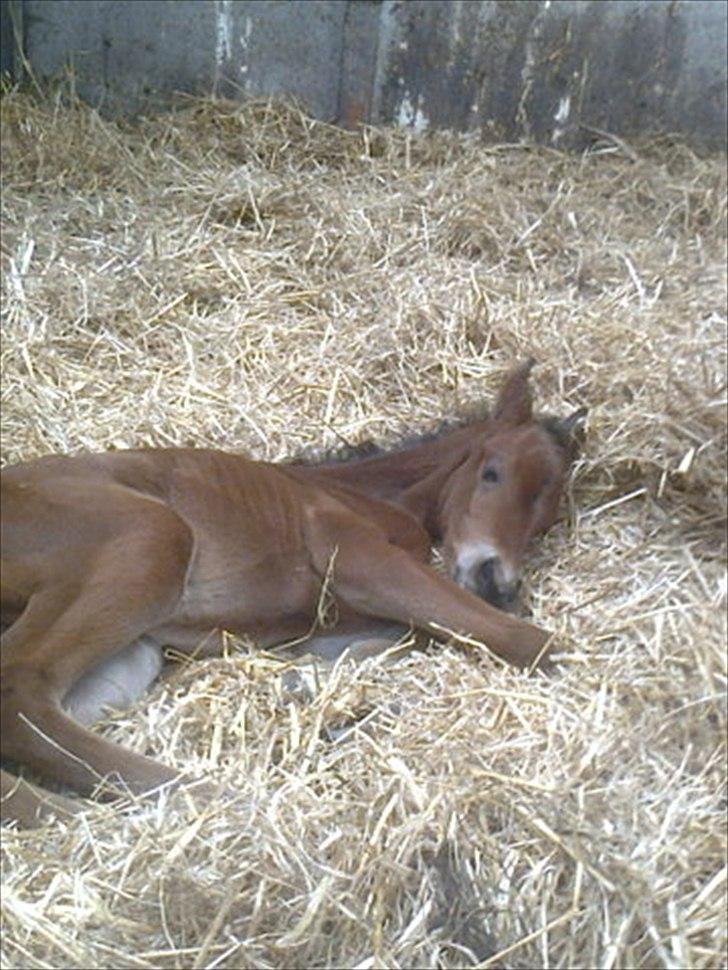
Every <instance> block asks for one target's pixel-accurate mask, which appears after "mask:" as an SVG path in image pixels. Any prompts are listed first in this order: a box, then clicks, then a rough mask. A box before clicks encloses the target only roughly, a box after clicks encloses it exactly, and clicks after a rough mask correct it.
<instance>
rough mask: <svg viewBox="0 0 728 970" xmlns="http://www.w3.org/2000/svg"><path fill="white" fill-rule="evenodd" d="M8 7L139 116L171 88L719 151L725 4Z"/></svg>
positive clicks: (42, 64)
mask: <svg viewBox="0 0 728 970" xmlns="http://www.w3.org/2000/svg"><path fill="white" fill-rule="evenodd" d="M5 5H8V6H9V7H11V8H12V9H13V11H14V15H15V20H16V21H17V22H20V23H22V35H23V38H24V41H23V43H24V48H25V52H26V55H27V58H28V60H29V62H30V64H31V65H32V68H33V71H34V72H35V73H36V74H37V75H38V76H41V77H49V76H52V75H54V74H56V73H58V72H59V71H61V70H62V69H63V67H64V65H66V64H68V63H69V62H71V63H73V66H74V70H75V72H76V75H77V90H78V91H79V93H80V94H81V95H82V96H83V97H85V98H87V99H89V100H91V101H92V102H93V103H95V104H100V105H102V106H103V107H104V108H105V109H106V110H110V111H113V110H120V109H121V110H125V111H137V110H140V109H149V107H150V106H154V105H155V104H157V103H158V100H159V95H160V94H161V95H165V94H166V93H168V92H172V91H187V92H196V93H206V92H210V91H215V92H217V93H218V94H223V95H226V96H231V97H236V96H241V95H243V94H245V93H251V94H262V95H269V94H272V95H280V94H282V95H286V94H293V95H295V96H297V97H298V98H300V99H301V100H302V101H303V102H304V103H305V104H306V106H307V107H308V109H309V110H310V111H311V112H312V114H314V115H315V116H316V117H319V118H322V119H325V120H327V121H335V122H338V123H342V124H345V125H354V124H356V123H358V122H360V121H373V122H382V123H391V122H394V123H398V124H401V125H405V126H409V127H412V128H414V129H420V130H421V129H424V128H427V127H430V126H431V127H452V128H460V129H472V128H482V129H484V130H485V131H486V132H487V133H489V134H490V135H491V136H492V137H493V138H497V139H509V140H511V139H521V138H527V139H536V140H539V141H546V142H550V143H552V144H556V145H561V146H565V147H566V146H568V147H579V146H580V145H581V144H583V143H584V142H585V141H586V140H588V139H589V137H591V136H590V135H589V133H588V131H586V129H585V128H584V127H583V126H587V127H592V128H598V129H603V130H607V131H609V132H611V133H613V134H617V135H620V134H622V135H626V136H629V135H634V134H641V133H644V132H656V131H674V132H680V133H683V134H685V135H687V136H688V137H689V138H690V139H692V140H693V141H694V142H695V143H698V144H705V145H709V146H723V145H724V144H725V139H726V112H727V109H726V63H727V55H726V35H727V32H728V24H727V19H728V18H727V15H728V5H727V4H726V3H724V2H721V0H509V2H500V0H407V2H400V0H383V2H377V0H277V2H271V0H262V2H261V0H134V2H130V0H3V6H5ZM4 19H5V14H4ZM15 64H16V67H17V64H18V58H17V57H16V58H15Z"/></svg>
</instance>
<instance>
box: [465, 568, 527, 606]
mask: <svg viewBox="0 0 728 970" xmlns="http://www.w3.org/2000/svg"><path fill="white" fill-rule="evenodd" d="M498 567H499V563H498V560H497V559H486V560H484V561H483V562H482V563H481V564H480V565H479V566H478V567H477V569H476V570H475V574H474V580H475V590H474V592H475V593H477V594H478V596H479V597H480V598H481V599H484V600H485V601H486V603H490V604H491V606H496V607H497V608H498V609H499V610H513V609H514V608H515V606H516V600H517V598H518V583H517V582H513V583H505V582H503V581H502V580H501V582H498V572H499V568H498Z"/></svg>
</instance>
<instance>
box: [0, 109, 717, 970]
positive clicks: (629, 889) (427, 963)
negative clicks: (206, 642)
mask: <svg viewBox="0 0 728 970" xmlns="http://www.w3.org/2000/svg"><path fill="white" fill-rule="evenodd" d="M2 144H3V154H4V183H5V187H4V192H3V200H2V201H3V220H4V232H3V243H2V244H3V263H4V323H3V328H4V340H3V347H2V354H3V388H2V389H3V422H4V436H3V444H4V459H5V460H6V461H14V460H18V459H21V458H27V457H31V456H33V455H38V454H42V453H45V452H49V451H71V452H72V451H76V450H79V449H82V448H94V449H102V448H114V447H126V446H134V445H169V444H199V445H202V444H206V445H210V444H212V445H218V446H221V447H227V448H238V449H246V450H248V451H250V452H251V453H252V454H253V455H255V456H258V457H264V458H268V459H275V460H279V459H284V458H286V457H290V456H294V455H297V454H299V453H301V452H302V451H308V452H311V451H314V452H315V451H316V449H318V450H322V449H327V448H331V447H334V446H336V445H337V444H339V443H340V442H341V441H342V439H344V440H346V441H347V442H351V443H359V442H363V441H367V440H374V441H376V442H378V443H380V444H387V443H391V442H395V441H396V440H397V439H398V438H399V437H400V436H402V435H403V434H405V433H407V432H411V431H413V430H426V429H428V428H431V427H432V426H433V425H434V424H435V423H437V421H438V420H439V419H440V418H443V417H452V416H454V415H457V414H458V413H462V412H463V411H464V410H465V409H467V408H468V407H470V406H471V405H473V404H474V403H475V402H478V401H481V400H483V399H484V398H487V396H488V394H489V393H490V391H491V390H492V388H493V387H494V385H495V384H496V383H497V381H498V379H499V378H500V377H501V375H502V373H503V372H504V370H505V369H506V368H507V367H508V366H509V365H510V363H511V362H512V361H513V360H514V359H516V358H519V357H523V356H524V355H526V354H529V353H531V354H533V355H534V356H535V357H536V358H537V359H538V360H539V362H540V367H539V368H538V370H537V371H536V373H535V380H536V384H537V387H538V396H539V401H540V402H541V403H542V404H543V405H544V407H545V408H547V409H551V410H556V411H563V410H565V409H566V408H567V407H570V408H573V407H575V406H579V405H582V404H588V405H589V406H590V409H591V411H590V427H589V436H588V443H587V448H586V452H585V454H584V456H583V459H582V460H581V462H580V464H579V466H578V468H577V470H576V473H575V476H574V482H573V489H572V494H571V495H570V501H569V510H568V511H569V514H568V518H567V519H565V520H564V521H563V522H562V523H561V524H560V525H559V526H558V527H557V528H556V529H554V531H553V532H552V533H551V534H550V535H549V536H548V537H547V539H546V541H545V542H544V543H543V545H542V546H541V547H540V548H539V551H538V552H537V554H536V555H535V557H534V560H533V568H532V570H531V573H530V577H529V588H528V597H527V598H528V602H529V604H530V607H531V609H532V611H533V615H534V618H535V619H536V621H537V622H540V623H541V624H543V625H544V626H546V627H548V628H549V629H552V630H555V631H558V632H559V633H560V634H561V635H562V636H563V637H564V638H565V639H566V640H567V641H568V642H570V644H571V650H570V652H569V654H568V656H566V658H565V660H564V662H563V664H562V665H561V667H560V669H559V670H558V672H557V673H556V674H555V675H553V676H551V677H550V678H549V679H545V678H543V677H540V676H539V677H531V678H527V677H525V676H524V675H522V674H520V673H517V672H515V671H513V670H510V669H505V668H504V667H503V666H501V665H499V664H496V663H495V662H494V661H492V660H491V659H490V658H488V657H487V656H485V655H481V654H480V653H477V652H476V651H475V650H471V651H466V650H463V649H460V648H457V647H455V646H453V647H448V648H442V647H434V646H433V647H432V649H431V650H430V651H429V652H428V653H427V654H425V655H422V654H419V655H417V654H414V655H411V656H409V657H407V658H406V659H403V660H400V661H398V662H397V664H396V665H394V666H390V667H387V666H386V665H385V664H384V663H383V662H382V661H381V660H375V661H368V662H366V663H364V664H363V665H362V666H360V667H359V668H357V669H350V668H348V667H346V665H344V666H341V667H339V668H338V669H336V670H335V671H334V673H333V674H332V675H331V676H330V677H329V678H326V677H323V678H322V679H321V681H320V683H319V686H318V688H317V690H316V692H315V696H314V697H313V699H312V700H311V701H310V702H304V701H303V700H297V699H295V698H292V697H291V696H289V695H287V694H285V693H284V692H283V690H282V686H281V683H282V674H283V668H282V666H281V664H280V663H279V662H277V661H276V660H275V659H273V658H270V657H265V656H262V657H261V656H260V655H255V654H254V653H252V652H249V651H248V650H247V649H246V647H245V645H234V644H233V645H232V647H231V656H230V657H229V658H228V659H223V660H217V661H210V662H205V663H198V664H193V665H189V666H184V667H181V668H180V669H179V670H178V671H177V672H176V673H174V674H173V675H172V676H171V677H170V679H168V680H167V681H166V682H164V683H162V684H160V685H159V686H158V687H157V689H156V690H155V691H154V693H153V694H152V695H151V696H150V698H149V700H148V702H147V703H144V704H141V705H140V706H139V709H138V710H136V711H134V712H132V713H130V714H127V715H122V716H119V717H116V718H112V719H110V720H109V721H108V722H107V723H106V724H105V725H104V727H103V730H104V731H105V733H106V735H107V736H109V737H111V738H115V739H118V740H120V741H123V742H124V743H125V744H127V745H130V746H133V747H134V748H135V749H136V750H138V751H142V752H145V753H150V754H154V755H156V756H158V757H160V758H162V759H164V760H166V761H168V762H170V763H176V764H180V765H184V766H186V767H188V768H189V769H190V770H191V771H192V772H196V773H199V774H203V773H204V774H207V775H211V776H213V777H218V778H220V779H221V780H222V779H224V778H228V779H229V780H230V782H229V783H230V785H231V786H232V787H234V788H236V789H237V790H239V791H240V801H239V804H234V805H232V806H227V807H225V808H224V809H220V808H219V807H218V806H215V805H211V806H210V807H209V810H208V811H206V812H205V813H203V814H202V815H200V816H198V815H196V814H195V813H194V811H193V810H191V809H190V811H189V812H188V813H186V812H185V811H184V809H183V808H177V809H174V810H170V809H168V810H166V811H165V807H164V805H162V806H156V807H155V806H152V807H150V806H142V805H139V806H135V807H134V806H133V807H132V808H128V807H127V808H126V809H124V810H122V809H119V810H114V809H110V808H105V807H99V808H96V809H94V810H93V812H91V813H90V814H88V815H87V816H86V817H85V818H82V819H80V820H79V821H77V822H73V823H71V824H68V825H66V826H64V825H61V824H56V825H53V826H50V827H48V828H47V829H45V830H42V831H40V832H37V833H31V834H27V833H26V834H17V833H13V832H7V831H6V832H4V833H3V864H4V874H3V893H2V907H3V916H4V935H3V966H5V967H48V966H52V967H62V966H63V967H78V966H98V967H121V966H124V967H361V968H367V967H411V966H420V967H435V966H441V967H457V966H473V965H477V966H480V967H488V966H498V967H534V966H547V965H548V966H560V967H583V966H600V967H655V966H660V967H687V966H694V967H721V966H724V965H725V962H726V926H725V913H724V902H725V891H726V869H725V861H726V860H725V852H726V838H725V836H726V833H725V789H724V782H725V747H724V737H725V729H726V713H725V706H724V688H725V674H726V665H725V655H724V646H725V599H726V580H725V572H724V562H725V531H724V529H725V526H724V519H725V512H726V480H725V446H726V441H725V425H726V422H725V417H726V411H725V406H726V370H725V324H726V319H725V312H726V306H725V238H724V226H725V215H726V209H725V205H726V203H725V199H726V192H725V165H724V160H723V159H720V158H712V159H700V158H698V157H696V156H695V155H694V154H693V153H692V152H691V151H690V150H689V149H687V148H686V147H684V146H683V145H681V144H679V143H677V142H675V141H673V140H671V139H669V138H665V139H662V140H658V141H652V142H650V143H649V144H644V145H635V146H634V149H635V151H634V152H632V151H630V152H629V153H626V152H625V151H624V150H623V146H621V145H620V144H619V143H608V142H602V143H600V144H595V146H594V149H593V151H591V152H590V153H588V154H586V155H585V156H583V157H571V156H566V155H562V154H559V153H557V152H554V151H550V150H549V149H546V148H529V147H523V146H494V147H487V146H484V145H483V144H481V143H479V142H478V140H477V139H476V138H473V137H463V136H456V135H451V134H432V135H429V136H427V137H423V138H413V137H411V136H410V135H408V134H406V133H404V132H391V131H380V130H375V129H366V130H364V131H363V132H359V133H345V132H342V131H339V130H336V129H334V128H331V127H327V126H326V125H323V124H317V123H314V122H312V121H311V120H310V119H308V118H307V117H305V116H304V115H303V114H301V113H300V112H299V111H298V110H297V109H295V108H292V107H286V106H280V105H269V104H263V103H259V102H250V103H247V104H244V105H242V106H239V105H232V104H228V103H214V102H209V101H205V102H190V103H188V104H187V105H186V106H183V107H182V108H181V109H180V110H179V111H178V112H176V113H174V114H171V115H168V116H165V117H158V118H155V119H154V120H151V121H140V122H138V123H136V124H129V123H127V124H114V123H109V122H105V121H102V120H100V119H99V117H98V116H97V115H96V114H94V113H93V112H91V111H90V110H88V109H86V108H84V107H83V106H81V105H79V104H75V103H74V104H71V105H70V106H68V105H64V104H63V103H62V101H61V100H60V98H58V99H56V100H55V101H49V102H46V103H38V102H36V101H33V100H31V99H30V98H28V97H27V96H22V95H19V94H17V93H11V94H10V95H6V96H5V97H4V99H3V104H2ZM394 703H396V705H397V706H398V708H399V710H400V711H401V714H400V715H399V716H395V715H394V714H393V713H392V711H391V708H392V705H393V704H394ZM357 719H358V723H359V725H360V727H359V728H357V727H355V725H356V723H357ZM362 719H363V720H362ZM347 725H349V726H350V727H351V729H350V730H348V731H345V732H344V733H343V734H340V733H338V732H337V733H331V729H332V728H340V727H342V726H347Z"/></svg>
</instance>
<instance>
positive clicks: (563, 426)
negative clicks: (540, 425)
mask: <svg viewBox="0 0 728 970" xmlns="http://www.w3.org/2000/svg"><path fill="white" fill-rule="evenodd" d="M588 413H589V408H579V409H578V410H577V411H574V413H573V414H570V415H569V416H568V417H567V418H561V420H560V421H557V422H556V427H557V430H558V431H559V432H560V433H561V434H563V435H567V436H568V437H571V436H573V434H574V432H576V431H581V429H582V428H583V427H584V424H585V422H586V416H587V414H588Z"/></svg>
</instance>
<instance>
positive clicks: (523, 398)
mask: <svg viewBox="0 0 728 970" xmlns="http://www.w3.org/2000/svg"><path fill="white" fill-rule="evenodd" d="M535 363H536V361H535V360H534V359H533V357H529V358H528V360H526V361H524V362H523V363H522V364H519V365H518V367H515V368H514V369H513V370H512V371H511V372H510V374H509V375H508V377H507V378H506V380H505V383H504V384H503V387H502V388H501V389H500V393H499V394H498V397H497V399H496V402H495V407H494V408H493V414H492V418H493V420H494V421H499V422H500V423H501V424H510V425H514V426H515V425H518V424H527V423H528V422H529V421H530V420H531V418H532V417H533V401H532V398H531V388H530V387H529V385H528V375H529V374H530V373H531V370H532V369H533V366H534V364H535Z"/></svg>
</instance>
